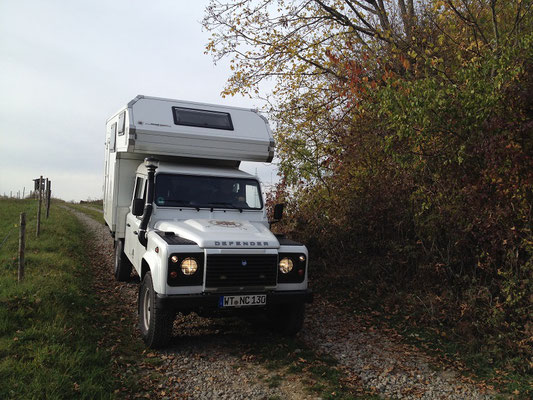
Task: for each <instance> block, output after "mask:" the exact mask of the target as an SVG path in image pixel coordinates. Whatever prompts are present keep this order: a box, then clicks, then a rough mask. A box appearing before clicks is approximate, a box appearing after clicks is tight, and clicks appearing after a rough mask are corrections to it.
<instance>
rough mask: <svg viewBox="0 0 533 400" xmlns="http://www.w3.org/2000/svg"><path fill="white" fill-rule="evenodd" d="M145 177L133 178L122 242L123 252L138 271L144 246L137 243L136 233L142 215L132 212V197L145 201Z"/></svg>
mask: <svg viewBox="0 0 533 400" xmlns="http://www.w3.org/2000/svg"><path fill="white" fill-rule="evenodd" d="M145 186H146V178H145V177H143V176H137V178H136V179H135V188H134V190H133V197H132V199H131V204H130V212H129V213H128V216H127V217H126V243H125V244H124V252H125V253H126V255H127V256H128V258H129V260H130V261H131V262H132V264H133V266H134V267H135V269H136V270H137V272H139V271H140V261H141V259H142V255H143V253H144V247H143V246H142V245H141V244H140V243H139V239H138V238H137V234H138V232H139V225H140V224H141V219H142V216H140V215H139V216H136V215H133V214H132V207H133V199H143V200H144V201H146V188H145Z"/></svg>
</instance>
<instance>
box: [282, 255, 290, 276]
mask: <svg viewBox="0 0 533 400" xmlns="http://www.w3.org/2000/svg"><path fill="white" fill-rule="evenodd" d="M292 267H293V264H292V260H291V259H290V258H287V257H285V258H282V259H281V261H280V262H279V270H280V271H281V273H282V274H288V273H289V272H291V271H292Z"/></svg>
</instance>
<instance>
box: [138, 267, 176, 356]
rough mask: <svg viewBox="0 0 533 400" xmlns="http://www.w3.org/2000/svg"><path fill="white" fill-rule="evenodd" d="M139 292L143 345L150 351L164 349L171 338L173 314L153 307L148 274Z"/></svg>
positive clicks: (151, 286)
mask: <svg viewBox="0 0 533 400" xmlns="http://www.w3.org/2000/svg"><path fill="white" fill-rule="evenodd" d="M139 290H140V292H139V328H140V330H141V335H142V338H143V340H144V343H146V345H147V346H148V347H150V348H152V349H156V348H161V347H164V346H166V345H167V344H168V342H169V341H170V338H171V336H172V324H173V323H174V313H173V312H170V311H168V310H164V309H160V308H156V307H155V300H156V293H155V291H154V286H153V282H152V274H151V273H150V272H147V273H146V275H145V276H144V279H143V281H142V284H141V287H140V289H139Z"/></svg>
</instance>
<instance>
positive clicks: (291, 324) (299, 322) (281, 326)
mask: <svg viewBox="0 0 533 400" xmlns="http://www.w3.org/2000/svg"><path fill="white" fill-rule="evenodd" d="M304 317H305V304H304V303H296V304H283V305H281V306H277V307H276V308H275V309H274V310H272V312H271V313H270V319H271V321H272V322H273V323H274V327H275V329H276V330H277V331H278V332H280V333H281V334H283V335H285V336H294V335H296V334H297V333H298V332H300V330H301V329H302V326H303V324H304Z"/></svg>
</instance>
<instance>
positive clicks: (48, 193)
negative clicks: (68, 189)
mask: <svg viewBox="0 0 533 400" xmlns="http://www.w3.org/2000/svg"><path fill="white" fill-rule="evenodd" d="M46 182H48V184H47V185H46V218H48V216H49V215H50V200H51V199H52V181H49V180H48V179H46Z"/></svg>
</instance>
